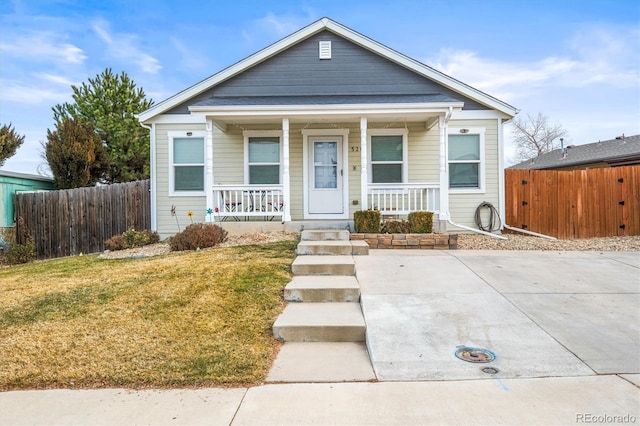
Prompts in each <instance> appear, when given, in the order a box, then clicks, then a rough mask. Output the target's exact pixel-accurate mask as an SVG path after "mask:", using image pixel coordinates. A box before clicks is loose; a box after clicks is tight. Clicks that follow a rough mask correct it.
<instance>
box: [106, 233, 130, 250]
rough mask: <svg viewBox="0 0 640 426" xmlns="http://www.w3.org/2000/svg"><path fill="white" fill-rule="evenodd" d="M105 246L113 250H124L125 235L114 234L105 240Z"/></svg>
mask: <svg viewBox="0 0 640 426" xmlns="http://www.w3.org/2000/svg"><path fill="white" fill-rule="evenodd" d="M104 248H106V249H107V250H111V251H116V250H124V249H125V248H126V247H125V246H124V236H122V235H114V236H113V237H111V238H109V239H108V240H106V241H105V242H104Z"/></svg>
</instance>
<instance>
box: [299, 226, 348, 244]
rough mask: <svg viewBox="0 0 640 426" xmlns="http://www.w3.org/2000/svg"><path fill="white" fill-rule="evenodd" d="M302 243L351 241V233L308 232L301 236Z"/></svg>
mask: <svg viewBox="0 0 640 426" xmlns="http://www.w3.org/2000/svg"><path fill="white" fill-rule="evenodd" d="M300 239H301V240H302V241H349V231H345V230H331V229H319V230H311V229H310V230H306V231H302V233H301V234H300Z"/></svg>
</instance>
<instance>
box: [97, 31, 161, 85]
mask: <svg viewBox="0 0 640 426" xmlns="http://www.w3.org/2000/svg"><path fill="white" fill-rule="evenodd" d="M92 28H93V30H94V32H95V33H96V34H97V35H98V37H99V38H100V39H101V40H102V41H104V42H105V44H106V45H107V53H108V54H109V55H110V56H111V57H113V58H117V59H122V60H124V61H128V62H131V63H133V64H135V65H137V66H138V67H139V68H140V70H141V71H142V72H144V73H147V74H156V73H158V71H160V70H161V69H162V65H160V61H158V60H157V59H156V58H154V57H153V56H151V55H149V54H148V53H145V52H144V51H143V50H142V49H140V48H139V47H138V46H137V37H136V36H135V35H133V34H126V33H111V32H109V23H108V22H107V21H104V20H98V21H95V22H94V23H93V25H92Z"/></svg>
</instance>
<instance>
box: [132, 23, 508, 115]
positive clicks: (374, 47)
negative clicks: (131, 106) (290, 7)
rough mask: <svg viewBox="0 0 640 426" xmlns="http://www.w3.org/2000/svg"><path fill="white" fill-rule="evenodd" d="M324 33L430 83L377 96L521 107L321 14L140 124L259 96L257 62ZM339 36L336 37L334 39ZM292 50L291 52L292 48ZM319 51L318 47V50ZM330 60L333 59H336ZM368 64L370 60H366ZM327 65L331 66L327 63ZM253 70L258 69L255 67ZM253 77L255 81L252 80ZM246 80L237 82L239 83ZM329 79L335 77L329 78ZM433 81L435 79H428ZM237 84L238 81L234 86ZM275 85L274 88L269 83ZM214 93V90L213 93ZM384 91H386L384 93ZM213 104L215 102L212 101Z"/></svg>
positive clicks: (391, 86)
mask: <svg viewBox="0 0 640 426" xmlns="http://www.w3.org/2000/svg"><path fill="white" fill-rule="evenodd" d="M320 34H322V37H323V38H324V37H325V36H327V37H330V38H333V37H338V38H340V39H343V40H346V41H348V42H350V43H351V44H352V45H353V46H358V47H360V48H362V49H361V51H362V52H364V51H368V52H369V53H371V55H370V58H375V57H379V58H380V59H385V60H386V61H381V62H380V63H384V62H386V63H387V64H388V65H390V66H394V67H395V66H396V65H397V66H399V67H395V68H394V69H395V70H397V69H400V68H402V69H404V71H406V73H405V76H406V77H407V78H410V77H412V78H413V79H414V80H415V81H420V82H421V83H422V84H423V86H426V85H429V84H431V86H432V87H431V89H432V90H428V89H426V87H420V88H418V90H411V91H408V90H405V91H403V90H402V89H403V88H402V87H401V86H400V85H396V84H395V80H396V79H395V78H394V79H392V80H391V81H389V79H387V81H386V84H385V85H382V86H381V85H380V84H379V82H373V81H371V82H369V83H370V84H369V87H371V86H373V87H378V88H379V87H382V88H383V89H384V90H378V92H380V93H373V94H387V95H400V94H434V93H439V94H441V95H443V96H446V97H449V98H453V99H456V100H459V101H462V102H463V103H464V108H465V109H493V110H495V111H498V112H500V113H502V114H504V118H505V119H508V118H511V117H514V116H515V115H516V114H517V113H518V112H519V110H518V109H517V108H515V107H513V106H511V105H509V104H507V103H506V102H503V101H501V100H499V99H497V98H494V97H493V96H490V95H488V94H486V93H484V92H482V91H480V90H478V89H475V88H473V87H471V86H469V85H467V84H465V83H462V82H460V81H458V80H456V79H454V78H452V77H450V76H448V75H445V74H443V73H441V72H440V71H437V70H435V69H434V68H431V67H429V66H427V65H425V64H423V63H421V62H419V61H416V60H415V59H412V58H409V57H408V56H405V55H402V54H400V53H398V52H396V51H395V50H393V49H390V48H389V47H386V46H384V45H382V44H380V43H378V42H376V41H374V40H372V39H370V38H368V37H365V36H363V35H362V34H359V33H357V32H356V31H353V30H351V29H349V28H347V27H345V26H343V25H341V24H339V23H337V22H335V21H332V20H331V19H328V18H322V19H320V20H318V21H316V22H314V23H312V24H310V25H308V26H306V27H304V28H302V29H301V30H298V31H296V32H295V33H293V34H291V35H289V36H287V37H285V38H283V39H282V40H279V41H277V42H275V43H274V44H272V45H270V46H268V47H266V48H265V49H262V50H260V51H258V52H256V53H254V54H253V55H251V56H249V57H247V58H245V59H243V60H241V61H239V62H237V63H236V64H234V65H232V66H230V67H227V68H225V69H223V70H222V71H220V72H218V73H216V74H214V75H212V76H211V77H209V78H207V79H205V80H203V81H201V82H199V83H197V84H195V85H193V86H191V87H189V88H187V89H185V90H183V91H181V92H179V93H177V94H176V95H174V96H171V97H170V98H168V99H165V100H163V101H161V102H159V103H157V104H155V105H153V106H152V107H151V108H149V109H148V110H146V111H143V112H142V113H140V114H138V119H139V120H140V122H141V123H151V122H152V121H153V120H154V119H155V118H156V117H158V116H159V115H162V114H186V113H188V112H189V111H188V108H187V107H186V106H185V105H187V106H191V105H194V104H196V103H198V102H200V101H203V100H205V99H208V98H210V97H212V95H218V96H220V95H227V96H238V97H242V96H255V95H256V94H258V93H256V92H255V90H253V88H252V87H251V85H250V84H246V83H247V81H246V80H251V78H253V77H256V76H255V75H253V74H254V73H255V72H256V71H255V70H257V68H256V66H257V65H262V67H260V68H261V70H260V71H264V69H265V68H266V70H267V71H269V70H270V68H269V67H270V66H273V65H274V64H275V65H277V63H278V61H277V60H272V61H270V60H271V59H275V58H277V57H278V56H280V54H284V56H287V55H294V54H298V53H299V52H298V50H299V49H303V48H305V47H306V46H307V44H308V43H305V41H307V40H311V39H312V38H313V37H315V36H319V35H320ZM336 40H337V39H336ZM341 48H350V47H349V45H348V43H346V44H342V45H341V46H336V50H335V55H336V59H338V58H339V57H340V49H341ZM289 49H291V50H289ZM314 49H318V47H317V44H315V46H314ZM316 55H317V51H316ZM335 62H337V61H334V62H330V63H335ZM363 65H367V63H365V64H363ZM325 66H327V64H325ZM254 69H255V70H254ZM352 71H353V72H355V73H356V75H357V73H358V72H359V70H358V69H356V70H352ZM278 78H280V79H283V80H284V81H286V79H285V77H284V76H279V77H278ZM290 80H293V81H292V82H293V83H295V84H301V85H303V84H304V80H303V79H302V80H301V78H300V76H295V75H294V76H293V77H291V78H290ZM254 81H255V79H254ZM241 82H242V83H243V84H239V83H241ZM329 82H331V81H329ZM429 82H431V83H429ZM234 83H238V84H234ZM435 86H438V88H439V89H440V90H433V87H435ZM268 87H271V86H268ZM311 87H316V86H315V85H311ZM230 89H233V90H232V91H231V92H233V93H227V92H225V91H226V90H230ZM240 89H243V90H245V92H246V93H240V92H241V90H240ZM213 92H215V93H213ZM383 92H384V93H383ZM265 94H267V95H270V96H282V95H288V94H290V93H265ZM306 94H309V95H317V94H319V93H306ZM322 94H329V95H342V94H353V95H357V94H360V95H367V94H372V93H370V91H368V92H367V93H364V92H360V93H353V91H351V92H349V91H346V92H345V90H338V91H331V92H327V91H322ZM212 106H215V105H212ZM203 107H205V105H203V106H200V107H199V108H203Z"/></svg>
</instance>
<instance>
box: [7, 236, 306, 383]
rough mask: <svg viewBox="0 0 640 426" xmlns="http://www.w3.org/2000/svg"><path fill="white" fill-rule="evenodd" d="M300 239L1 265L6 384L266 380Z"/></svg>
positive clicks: (245, 381)
mask: <svg viewBox="0 0 640 426" xmlns="http://www.w3.org/2000/svg"><path fill="white" fill-rule="evenodd" d="M295 245H296V242H295V241H285V242H278V243H270V244H264V245H254V246H241V247H230V248H214V249H209V250H203V251H199V252H186V253H185V252H182V253H172V254H169V255H165V256H160V257H153V258H147V259H125V260H101V259H98V258H97V256H95V255H91V256H78V257H69V258H64V259H56V260H50V261H44V262H36V263H31V264H27V265H20V266H13V267H4V268H0V354H1V356H0V390H9V389H24V388H50V387H63V388H72V387H83V388H84V387H114V386H124V387H174V386H175V387H180V386H183V387H184V386H219V385H247V384H255V383H259V382H261V381H262V380H264V378H265V377H266V375H267V373H268V369H269V368H270V366H271V363H272V360H273V357H274V355H275V353H276V351H277V348H278V342H277V341H276V340H275V339H274V338H273V337H272V333H271V326H272V325H273V322H274V321H275V319H276V317H277V316H278V314H279V313H280V312H281V310H282V308H283V305H284V303H283V300H282V290H283V288H284V286H285V285H286V284H287V282H288V281H289V280H290V273H289V271H290V265H291V262H292V261H293V259H294V257H295V251H294V250H295Z"/></svg>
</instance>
